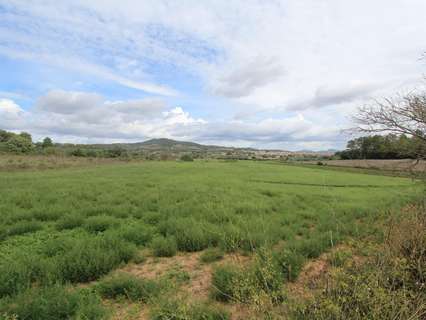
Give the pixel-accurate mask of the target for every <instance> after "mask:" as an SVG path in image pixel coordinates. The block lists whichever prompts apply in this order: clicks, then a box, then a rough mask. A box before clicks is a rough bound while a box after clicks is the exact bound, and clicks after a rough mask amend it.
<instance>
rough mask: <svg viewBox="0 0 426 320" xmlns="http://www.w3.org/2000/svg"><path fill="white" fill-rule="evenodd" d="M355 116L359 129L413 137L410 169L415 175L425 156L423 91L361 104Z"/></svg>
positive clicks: (425, 106) (425, 124) (425, 103)
mask: <svg viewBox="0 0 426 320" xmlns="http://www.w3.org/2000/svg"><path fill="white" fill-rule="evenodd" d="M354 120H355V122H356V123H357V124H358V127H357V128H356V130H357V131H359V132H364V133H395V134H404V135H407V136H411V137H413V139H414V140H415V141H416V142H417V143H416V144H415V147H414V148H413V149H412V150H410V153H411V154H412V157H413V158H414V159H415V161H414V162H413V163H412V164H411V166H410V168H409V170H410V171H411V172H412V173H413V175H415V174H414V172H415V171H416V168H417V165H418V164H419V161H420V160H424V159H426V92H423V93H415V94H408V95H405V96H402V97H400V98H388V99H383V100H381V101H376V102H375V103H374V104H371V105H368V106H364V107H360V108H359V109H358V113H357V114H356V115H355V116H354ZM423 174H424V173H423Z"/></svg>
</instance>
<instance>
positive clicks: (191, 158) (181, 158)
mask: <svg viewBox="0 0 426 320" xmlns="http://www.w3.org/2000/svg"><path fill="white" fill-rule="evenodd" d="M180 160H181V161H194V158H193V157H192V155H190V154H184V155H182V156H181V157H180Z"/></svg>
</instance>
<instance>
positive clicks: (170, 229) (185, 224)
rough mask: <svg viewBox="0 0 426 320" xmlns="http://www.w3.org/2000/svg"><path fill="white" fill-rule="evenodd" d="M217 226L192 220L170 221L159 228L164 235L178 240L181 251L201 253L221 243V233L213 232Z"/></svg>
mask: <svg viewBox="0 0 426 320" xmlns="http://www.w3.org/2000/svg"><path fill="white" fill-rule="evenodd" d="M214 228H215V226H213V225H211V224H209V223H207V222H203V223H201V222H199V221H197V220H195V219H192V218H180V219H169V220H167V221H165V222H164V223H163V224H161V225H160V226H159V229H160V231H161V232H162V233H163V234H171V235H173V236H174V237H175V239H176V244H177V248H178V250H180V251H187V252H194V251H200V250H203V249H205V248H208V247H209V246H215V245H217V244H218V243H219V241H220V236H219V233H216V232H212V230H214Z"/></svg>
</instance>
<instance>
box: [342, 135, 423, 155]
mask: <svg viewBox="0 0 426 320" xmlns="http://www.w3.org/2000/svg"><path fill="white" fill-rule="evenodd" d="M425 151H426V145H425V143H424V141H422V140H421V139H419V138H417V137H407V136H406V135H404V134H402V135H399V136H398V135H395V134H388V135H385V136H381V135H374V136H366V137H360V138H356V139H354V140H350V141H349V142H348V144H347V147H346V150H344V151H341V152H337V153H336V155H337V156H339V157H340V158H341V159H406V158H414V159H416V158H418V157H419V156H420V157H421V156H422V155H425V154H426V152H425Z"/></svg>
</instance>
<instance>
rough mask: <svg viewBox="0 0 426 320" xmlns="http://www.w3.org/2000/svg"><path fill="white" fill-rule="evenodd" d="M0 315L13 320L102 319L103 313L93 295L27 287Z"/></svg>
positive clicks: (68, 290)
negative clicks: (15, 319)
mask: <svg viewBox="0 0 426 320" xmlns="http://www.w3.org/2000/svg"><path fill="white" fill-rule="evenodd" d="M1 309H2V310H1V311H0V312H1V313H3V314H5V315H6V316H7V317H9V318H11V319H13V317H16V318H17V319H33V320H59V319H87V320H89V319H90V320H98V319H99V320H100V319H105V316H106V312H105V310H104V309H103V307H102V306H101V304H100V301H99V299H96V297H95V296H93V294H86V295H85V296H81V295H80V294H79V293H78V292H76V291H72V290H70V289H69V288H66V287H62V286H59V285H53V286H50V287H41V288H31V289H28V290H26V291H24V292H23V293H21V294H19V295H17V296H16V297H14V299H13V301H12V300H11V299H10V300H9V301H6V303H5V304H4V305H3V306H2V307H1Z"/></svg>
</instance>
